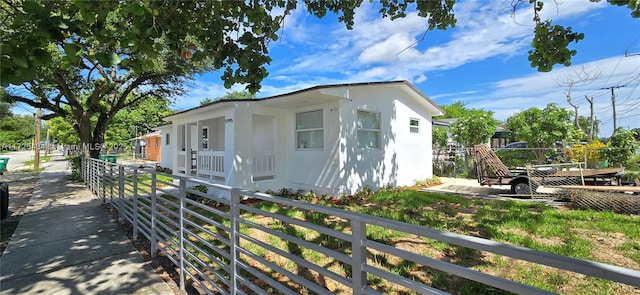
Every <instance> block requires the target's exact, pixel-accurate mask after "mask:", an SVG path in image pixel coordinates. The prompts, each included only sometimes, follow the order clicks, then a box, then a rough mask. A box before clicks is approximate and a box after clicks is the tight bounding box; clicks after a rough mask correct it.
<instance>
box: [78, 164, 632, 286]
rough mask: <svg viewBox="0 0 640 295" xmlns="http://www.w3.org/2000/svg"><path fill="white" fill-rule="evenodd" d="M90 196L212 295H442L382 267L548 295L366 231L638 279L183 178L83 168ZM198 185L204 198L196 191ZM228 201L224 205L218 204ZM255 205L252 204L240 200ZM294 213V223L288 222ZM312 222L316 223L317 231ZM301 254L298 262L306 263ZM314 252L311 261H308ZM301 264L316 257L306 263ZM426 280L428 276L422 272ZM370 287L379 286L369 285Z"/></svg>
mask: <svg viewBox="0 0 640 295" xmlns="http://www.w3.org/2000/svg"><path fill="white" fill-rule="evenodd" d="M82 163H83V166H82V167H83V176H84V177H85V178H84V179H85V183H86V185H87V186H88V188H89V189H90V190H91V191H92V192H94V193H95V194H96V195H97V196H98V197H99V198H101V199H102V200H103V202H104V203H105V204H108V205H110V206H111V207H112V208H115V209H116V210H117V212H118V216H119V219H120V220H121V221H122V222H128V223H131V224H132V225H133V236H134V238H138V237H139V235H143V236H144V237H146V238H147V239H148V240H149V241H150V245H151V246H150V247H151V249H150V253H151V254H152V255H157V254H158V253H162V254H164V255H166V257H168V258H169V259H170V260H171V261H172V262H173V263H175V265H176V266H177V267H178V268H179V275H180V287H181V288H182V289H183V290H184V289H185V288H186V286H187V285H195V286H197V287H199V289H201V290H203V291H205V292H206V293H209V294H249V293H254V292H255V293H258V294H266V293H282V294H291V295H293V294H299V293H300V292H302V291H303V290H304V291H305V292H308V293H317V294H335V293H342V294H382V293H386V290H384V289H379V287H380V286H381V284H380V283H379V282H380V281H383V282H385V283H383V284H382V285H383V286H396V287H397V288H400V290H402V292H406V293H421V294H446V293H445V292H444V291H441V290H438V289H435V288H433V287H432V286H431V285H430V282H429V281H426V280H421V279H420V278H419V277H416V276H411V275H407V274H403V273H401V272H399V271H397V270H396V271H391V270H389V269H387V268H385V267H380V266H379V264H377V263H379V262H380V261H383V262H384V263H386V264H391V263H392V261H396V262H401V263H402V264H403V265H406V266H411V267H417V266H421V267H425V269H426V268H428V269H432V270H433V271H441V272H445V273H448V274H452V275H456V276H459V277H462V278H466V279H469V280H473V281H477V282H479V283H481V284H485V285H488V286H491V287H488V288H489V289H491V288H498V289H502V290H507V291H511V292H515V293H520V294H550V292H548V291H545V290H540V289H537V288H534V287H531V286H527V285H523V284H520V283H517V282H514V281H510V280H507V279H504V278H500V277H496V276H492V275H489V274H486V273H482V272H479V271H476V270H473V269H471V268H467V267H463V266H460V265H457V264H454V263H451V262H448V261H444V260H441V259H437V258H433V257H429V256H427V255H424V254H423V253H417V252H415V251H412V250H413V249H411V248H406V247H405V248H402V247H397V246H396V245H397V243H393V242H391V241H387V240H385V239H380V238H375V237H373V235H371V233H370V231H372V230H382V231H383V232H394V233H397V234H398V235H400V236H405V237H407V236H408V237H412V238H414V239H422V240H423V241H433V240H437V241H441V242H444V243H448V244H450V245H456V246H460V247H465V248H470V249H473V250H476V251H485V252H489V253H494V254H496V255H501V256H504V257H511V258H513V259H518V260H524V261H528V262H532V263H535V264H539V265H546V266H550V267H553V268H556V269H561V270H568V271H571V272H575V273H579V274H584V275H587V276H593V277H597V278H602V279H605V280H610V281H615V282H621V283H624V284H628V285H632V286H636V287H640V272H639V271H637V270H632V269H626V268H621V267H617V266H613V265H608V264H603V263H597V262H591V261H585V260H580V259H574V258H569V257H565V256H560V255H556V254H550V253H546V252H541V251H536V250H532V249H528V248H523V247H518V246H512V245H507V244H502V243H498V242H494V241H491V240H486V239H482V238H477V237H471V236H465V235H461V234H456V233H451V232H445V231H439V230H435V229H432V228H427V227H422V226H417V225H412V224H407V223H402V222H397V221H392V220H388V219H383V218H379V217H374V216H369V215H364V214H358V213H354V212H348V211H344V210H340V209H336V208H331V207H327V206H321V205H317V204H312V203H308V202H301V201H296V200H291V199H286V198H280V197H274V196H270V195H266V194H262V193H253V192H248V191H244V190H241V189H237V188H231V187H226V186H222V185H215V184H211V183H207V182H201V181H198V180H194V179H189V178H186V177H180V176H175V175H167V174H162V173H157V172H155V171H146V170H143V169H140V168H138V167H126V166H122V165H117V164H112V163H108V162H105V161H100V160H96V159H83V162H82ZM196 185H203V186H205V187H207V192H206V193H203V192H202V190H200V189H199V190H195V189H194V187H195V186H196ZM216 191H224V192H227V193H228V194H227V195H230V196H231V197H230V199H227V198H217V197H215V195H216V194H215V192H216ZM247 198H248V199H249V200H259V201H260V202H261V203H260V205H259V206H258V205H257V204H252V203H251V202H248V203H247V201H243V200H246V199H247ZM283 208H295V209H296V211H297V212H298V213H299V214H298V215H295V216H291V215H287V214H286V213H287V212H291V211H292V210H282V209H283ZM314 221H315V222H314ZM303 253H305V255H303ZM310 253H311V254H310ZM305 257H313V259H306V258H305ZM425 271H426V270H425ZM376 282H377V284H376Z"/></svg>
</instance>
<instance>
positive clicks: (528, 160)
mask: <svg viewBox="0 0 640 295" xmlns="http://www.w3.org/2000/svg"><path fill="white" fill-rule="evenodd" d="M496 156H498V158H500V160H501V161H502V163H503V164H505V165H506V166H507V167H511V168H515V167H524V166H527V165H530V164H532V163H536V154H535V153H534V152H533V151H532V150H530V149H501V150H497V151H496Z"/></svg>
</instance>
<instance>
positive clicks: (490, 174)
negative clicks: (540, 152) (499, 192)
mask: <svg viewBox="0 0 640 295" xmlns="http://www.w3.org/2000/svg"><path fill="white" fill-rule="evenodd" d="M473 150H474V156H475V160H476V173H477V177H478V182H479V183H480V185H488V186H492V185H509V186H511V193H513V194H516V195H533V194H535V193H536V191H537V190H538V188H539V187H540V186H545V187H561V186H565V185H568V184H569V185H582V186H584V185H613V184H618V185H619V184H620V178H621V176H622V173H623V172H624V168H623V167H620V168H604V169H583V168H582V167H580V166H579V165H578V166H577V168H569V167H568V166H562V165H540V166H530V167H519V168H508V167H507V166H506V165H504V163H503V162H502V161H501V160H500V158H499V157H498V156H497V155H496V154H495V153H494V151H493V150H492V149H491V148H490V147H489V146H488V145H486V144H480V145H475V146H474V149H473ZM568 165H574V166H575V165H576V164H568Z"/></svg>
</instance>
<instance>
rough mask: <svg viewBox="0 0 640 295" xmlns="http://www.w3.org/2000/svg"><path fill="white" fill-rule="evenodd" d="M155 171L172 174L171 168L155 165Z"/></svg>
mask: <svg viewBox="0 0 640 295" xmlns="http://www.w3.org/2000/svg"><path fill="white" fill-rule="evenodd" d="M156 172H160V173H165V174H173V170H171V168H167V167H160V166H158V167H156Z"/></svg>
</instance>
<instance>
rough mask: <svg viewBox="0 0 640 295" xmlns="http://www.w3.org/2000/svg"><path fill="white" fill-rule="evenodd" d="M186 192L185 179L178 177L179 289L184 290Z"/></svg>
mask: <svg viewBox="0 0 640 295" xmlns="http://www.w3.org/2000/svg"><path fill="white" fill-rule="evenodd" d="M186 193H187V181H186V180H185V179H183V178H180V189H179V193H178V198H180V208H179V210H180V233H179V234H180V238H179V242H180V290H181V291H183V292H184V291H186V287H185V275H186V272H185V270H184V259H185V257H184V256H185V255H184V210H183V209H184V205H185V201H184V199H185V196H186Z"/></svg>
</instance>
